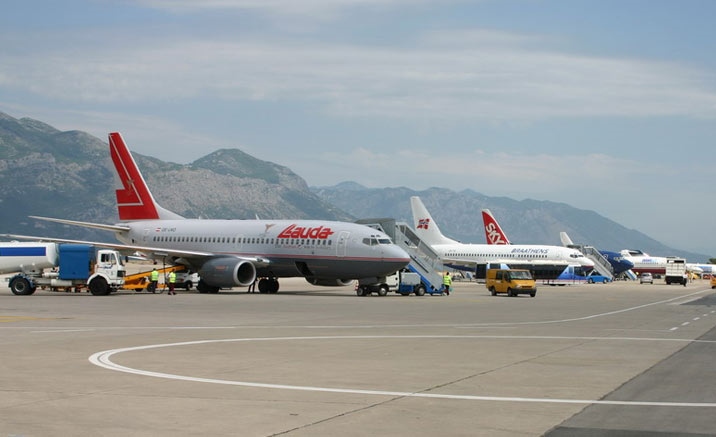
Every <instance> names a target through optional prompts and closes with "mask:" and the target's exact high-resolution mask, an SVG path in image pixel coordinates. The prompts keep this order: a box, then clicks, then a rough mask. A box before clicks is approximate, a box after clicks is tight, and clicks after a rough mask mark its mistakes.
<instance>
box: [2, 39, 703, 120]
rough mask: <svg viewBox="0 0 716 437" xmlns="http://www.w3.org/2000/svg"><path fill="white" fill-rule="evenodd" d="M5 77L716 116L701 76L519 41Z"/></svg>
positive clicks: (18, 66) (157, 89)
mask: <svg viewBox="0 0 716 437" xmlns="http://www.w3.org/2000/svg"><path fill="white" fill-rule="evenodd" d="M452 35H453V37H455V36H454V34H452ZM505 38H506V39H508V40H509V39H510V36H509V35H506V36H504V38H503V37H501V35H494V34H493V35H491V36H490V37H489V38H487V39H486V40H487V41H488V42H490V41H493V42H494V40H495V39H499V40H501V41H504V40H505ZM515 38H516V39H517V40H519V35H518V36H516V37H515ZM70 59H71V61H68V60H70ZM48 65H52V66H53V67H52V68H47V66H48ZM0 77H1V78H2V85H3V86H6V87H13V88H20V89H26V90H27V91H30V92H32V93H36V94H38V95H44V96H50V97H53V98H58V99H62V100H65V101H78V100H79V101H87V102H133V101H147V102H149V101H156V100H167V99H174V100H182V99H191V98H194V97H198V96H201V97H209V98H218V99H225V100H270V101H279V100H287V101H304V102H308V103H312V104H318V105H319V107H323V110H324V111H326V112H327V113H331V114H333V115H336V116H367V117H390V118H396V119H411V118H415V117H419V118H428V119H435V120H447V119H458V120H493V121H494V120H498V121H499V120H516V119H517V120H535V119H544V118H553V117H588V116H589V117H591V116H629V117H639V116H662V115H686V116H694V115H695V116H701V117H713V116H714V115H715V113H716V93H715V92H714V90H713V89H711V87H710V84H709V83H707V80H706V76H705V74H703V73H701V72H700V71H697V70H694V69H688V68H685V67H681V66H679V65H675V64H669V63H657V62H647V61H639V60H625V59H610V58H598V57H587V56H580V55H571V54H567V53H559V52H554V51H547V50H542V51H538V50H528V49H523V48H521V47H520V46H519V45H517V46H515V45H513V44H512V42H510V43H509V44H507V45H505V44H502V43H499V42H498V43H494V44H487V45H484V46H479V47H474V48H473V47H465V46H461V45H460V44H456V46H455V47H454V48H452V49H450V48H446V47H441V46H425V47H419V48H406V47H393V48H391V47H370V46H358V45H345V44H325V43H311V44H309V43H301V44H293V43H288V42H287V43H283V44H282V43H267V42H256V41H241V42H227V41H214V40H200V39H190V40H185V39H183V40H177V39H175V38H173V37H172V38H170V39H167V40H163V41H159V40H151V41H150V40H146V41H141V42H140V43H138V41H136V40H133V41H131V44H130V45H128V46H126V47H123V48H117V49H114V50H112V51H107V50H106V49H101V50H99V49H94V48H93V47H91V46H88V47H86V48H85V49H84V50H82V48H74V49H73V50H72V51H71V52H63V51H54V52H52V53H40V52H37V51H36V52H33V53H29V54H18V53H15V54H11V55H9V56H7V57H6V59H5V60H4V62H3V63H2V65H0Z"/></svg>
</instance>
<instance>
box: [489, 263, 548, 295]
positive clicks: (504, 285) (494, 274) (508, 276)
mask: <svg viewBox="0 0 716 437" xmlns="http://www.w3.org/2000/svg"><path fill="white" fill-rule="evenodd" d="M485 287H487V289H488V290H490V293H492V295H493V296H495V295H496V294H497V293H507V295H508V296H517V295H518V294H529V295H530V296H532V297H535V295H536V294H537V284H536V283H535V280H534V278H532V274H531V273H530V271H529V270H517V269H509V270H508V269H489V270H488V271H487V280H486V281H485Z"/></svg>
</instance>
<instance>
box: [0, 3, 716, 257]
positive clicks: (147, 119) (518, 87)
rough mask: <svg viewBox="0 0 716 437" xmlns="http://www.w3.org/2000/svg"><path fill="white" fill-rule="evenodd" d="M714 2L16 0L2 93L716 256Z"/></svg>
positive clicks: (119, 125) (4, 50)
mask: <svg viewBox="0 0 716 437" xmlns="http://www.w3.org/2000/svg"><path fill="white" fill-rule="evenodd" d="M713 17H716V2H714V1H711V0H680V1H672V0H595V1H588V0H544V1H543V0H473V1H467V0H203V1H198V0H196V1H194V0H125V1H113V0H64V1H62V2H58V1H54V0H52V1H39V0H20V1H18V0H9V1H5V2H4V3H3V10H2V13H1V14H0V111H1V112H5V113H7V114H9V115H10V116H12V117H15V118H21V117H30V118H34V119H37V120H41V121H43V122H45V123H48V124H50V125H52V126H55V127H56V128H58V129H61V130H81V131H86V132H89V133H90V134H93V135H95V136H97V137H99V138H102V139H105V140H106V138H107V133H108V132H114V131H119V132H122V135H123V136H124V138H125V140H126V141H127V143H128V145H129V147H130V148H131V149H132V150H133V151H136V152H138V153H141V154H144V155H149V156H154V157H157V158H160V159H162V160H165V161H171V162H176V163H181V164H188V163H190V162H192V161H194V160H196V159H198V158H200V157H202V156H205V155H206V154H208V153H211V152H212V151H214V150H217V149H222V148H239V149H241V150H243V151H244V152H246V153H249V154H251V155H253V156H255V157H257V158H259V159H263V160H266V161H271V162H275V163H277V164H281V165H285V166H287V167H289V168H290V169H292V170H293V171H294V172H295V173H297V174H298V175H299V176H301V177H302V178H304V179H305V180H306V182H307V183H308V184H309V185H311V186H330V185H335V184H337V183H339V182H343V181H355V182H358V183H360V184H362V185H365V186H366V187H370V188H382V187H400V186H404V187H408V188H411V189H415V190H423V189H427V188H430V187H442V188H448V189H452V190H455V191H461V190H464V189H472V190H475V191H478V192H480V193H483V194H485V195H487V196H506V197H511V198H514V199H516V200H522V199H536V200H549V201H553V202H562V203H566V204H569V205H571V206H574V207H576V208H580V209H587V210H593V211H596V212H597V213H599V214H600V215H602V216H604V217H607V218H609V219H611V220H614V221H616V222H617V223H619V224H621V225H623V226H626V227H627V228H630V229H636V230H639V231H641V232H643V233H645V234H647V235H649V236H650V237H652V238H654V239H656V240H658V241H660V242H662V243H665V244H667V245H670V246H672V247H675V248H678V249H682V250H689V251H694V252H698V253H704V254H707V255H711V256H716V226H714V217H716V192H714V191H715V190H714V185H713V182H714V179H716V172H715V171H714V168H716V164H715V163H714V157H715V153H714V148H713V147H714V145H716V142H715V139H716V56H714V53H716V43H715V41H716V26H714V25H713ZM367 214H368V212H367ZM368 215H369V214H368ZM475 217H476V221H477V220H479V215H478V214H477V212H476V216H475ZM476 225H477V223H476ZM556 238H557V237H555V239H556ZM555 244H558V242H557V241H556V242H555ZM609 249H620V248H609ZM652 255H669V254H652Z"/></svg>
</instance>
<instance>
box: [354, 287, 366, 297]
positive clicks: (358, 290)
mask: <svg viewBox="0 0 716 437" xmlns="http://www.w3.org/2000/svg"><path fill="white" fill-rule="evenodd" d="M356 295H357V296H365V289H364V288H363V287H361V286H358V288H356Z"/></svg>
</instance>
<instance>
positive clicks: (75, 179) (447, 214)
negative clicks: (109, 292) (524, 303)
mask: <svg viewBox="0 0 716 437" xmlns="http://www.w3.org/2000/svg"><path fill="white" fill-rule="evenodd" d="M205 146H206V145H197V147H205ZM130 147H131V145H130ZM133 155H134V158H135V160H136V161H137V165H138V166H139V168H140V170H141V171H142V173H143V174H144V177H145V178H146V180H147V183H148V184H149V186H150V188H151V190H152V193H153V195H154V197H155V198H156V200H157V201H158V202H159V203H160V204H161V205H162V206H164V207H165V208H167V209H169V210H172V211H174V212H176V213H178V214H180V215H182V216H185V217H197V218H215V219H221V218H225V219H229V218H234V219H235V218H238V219H253V218H255V217H260V218H262V219H271V218H273V219H292V218H293V219H308V218H313V219H326V220H355V219H357V218H367V217H393V218H395V219H397V220H398V221H405V222H408V223H412V215H411V211H410V197H411V196H420V197H421V199H422V200H423V202H424V203H425V205H426V207H427V208H428V209H429V210H430V212H431V214H432V215H433V218H434V219H435V220H436V221H437V223H438V224H439V226H440V228H441V230H442V231H443V233H445V234H446V235H448V236H450V237H451V238H454V239H457V240H461V241H464V242H471V243H484V242H485V235H484V232H483V230H482V218H481V215H480V210H481V209H482V208H489V209H490V210H491V211H492V213H493V214H494V215H495V217H496V218H497V220H498V221H499V222H500V225H501V226H502V228H503V229H504V230H505V232H506V233H507V234H508V236H509V238H510V240H511V241H512V242H513V243H524V244H552V245H559V244H560V241H559V232H560V231H566V232H567V233H568V234H569V236H570V237H571V238H572V240H573V241H575V242H577V243H588V244H590V245H593V246H595V247H597V248H601V249H610V250H619V249H624V248H638V249H642V250H644V251H646V252H649V253H651V254H652V255H661V256H668V255H675V256H684V257H686V258H687V259H689V260H690V261H694V262H697V261H698V262H705V261H707V259H708V256H706V255H702V254H695V253H689V252H686V251H683V250H678V249H674V248H670V247H667V246H666V245H664V244H662V243H660V242H658V241H656V240H654V239H652V238H650V237H648V236H646V235H644V234H643V233H641V232H639V231H637V230H633V229H627V228H625V227H624V226H621V225H619V224H618V223H615V222H614V221H611V220H609V219H607V218H605V217H603V216H601V215H599V214H597V213H596V212H594V211H588V210H581V209H577V208H573V207H571V206H569V205H567V204H564V203H555V202H549V201H536V200H522V201H517V200H513V199H509V198H505V197H490V196H486V195H484V194H481V193H478V192H475V191H472V190H465V191H460V192H456V191H453V190H449V189H447V188H437V187H435V188H430V189H428V190H423V191H416V190H411V189H409V188H406V187H398V188H366V187H363V186H361V185H359V184H357V183H354V182H342V183H339V184H337V185H335V186H331V187H309V186H308V185H307V183H306V181H305V180H303V179H302V178H301V177H299V176H298V175H296V174H295V173H294V172H293V171H291V170H290V169H289V168H287V167H284V166H280V165H277V164H274V163H271V162H268V161H262V160H259V159H256V158H254V157H252V156H251V155H248V154H246V153H244V152H242V151H241V150H239V149H220V150H217V151H215V152H212V153H210V154H208V155H206V156H204V157H202V158H200V159H198V160H196V161H194V162H192V163H190V164H186V165H184V164H175V163H170V162H164V161H162V160H159V159H156V158H152V157H147V156H143V155H141V154H138V153H136V152H134V153H133ZM0 184H1V185H0V186H2V191H0V233H17V234H26V235H40V236H53V237H60V238H75V239H85V240H95V241H113V236H112V235H111V234H109V233H107V232H102V231H93V230H89V229H84V228H77V227H71V226H62V225H58V224H54V223H48V222H42V221H38V220H34V219H29V218H28V216H29V215H37V216H48V217H58V218H67V219H72V220H81V221H88V222H99V223H115V222H117V221H118V217H117V210H116V207H115V198H114V190H115V189H116V188H118V187H119V181H118V179H117V177H116V174H115V171H114V167H113V165H112V162H111V160H110V158H109V153H108V148H107V143H106V142H105V141H104V140H101V139H99V138H96V137H94V136H92V135H89V134H87V133H85V132H80V131H60V130H58V129H56V128H54V127H52V126H50V125H48V124H46V123H43V122H41V121H37V120H33V119H30V118H21V119H15V118H13V117H11V116H9V115H7V114H4V113H1V112H0Z"/></svg>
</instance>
